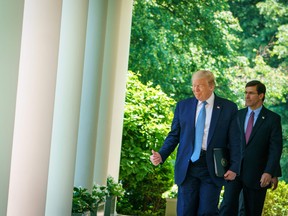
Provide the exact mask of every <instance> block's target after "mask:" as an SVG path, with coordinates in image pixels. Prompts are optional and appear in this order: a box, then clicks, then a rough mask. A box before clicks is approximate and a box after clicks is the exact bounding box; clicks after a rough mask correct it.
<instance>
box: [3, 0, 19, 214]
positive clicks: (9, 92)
mask: <svg viewBox="0 0 288 216" xmlns="http://www.w3.org/2000/svg"><path fill="white" fill-rule="evenodd" d="M23 9H24V0H19V1H0V31H1V33H0V50H1V51H0V101H1V106H0V143H1V144H0V160H1V162H0V173H1V174H0V175H1V177H0V215H6V211H7V199H8V187H9V176H10V164H11V163H10V162H11V153H12V141H13V129H14V115H15V106H16V91H17V80H18V69H19V58H20V44H21V31H22V21H23Z"/></svg>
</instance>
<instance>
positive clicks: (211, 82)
mask: <svg viewBox="0 0 288 216" xmlns="http://www.w3.org/2000/svg"><path fill="white" fill-rule="evenodd" d="M202 78H205V79H207V81H208V83H209V85H212V86H215V85H216V81H215V77H214V74H213V73H212V72H211V71H209V70H199V71H197V72H195V73H193V74H192V79H191V82H192V84H193V80H194V79H202Z"/></svg>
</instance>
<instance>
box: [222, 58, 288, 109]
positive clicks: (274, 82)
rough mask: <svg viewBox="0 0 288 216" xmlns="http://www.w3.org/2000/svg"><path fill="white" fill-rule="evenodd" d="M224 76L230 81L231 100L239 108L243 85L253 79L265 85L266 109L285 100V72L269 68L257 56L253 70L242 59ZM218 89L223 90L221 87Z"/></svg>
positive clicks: (286, 78) (286, 79)
mask: <svg viewBox="0 0 288 216" xmlns="http://www.w3.org/2000/svg"><path fill="white" fill-rule="evenodd" d="M225 76H226V77H227V79H229V80H230V89H231V91H232V93H233V95H234V96H233V100H234V101H235V102H236V103H237V104H238V105H239V106H240V107H244V105H245V104H244V102H245V101H244V99H245V98H244V91H245V84H246V83H247V82H248V81H251V80H253V79H258V80H260V81H261V82H263V83H264V84H265V85H266V88H267V91H266V96H265V101H264V104H265V105H267V106H268V107H269V106H275V105H279V104H282V103H285V102H286V100H287V98H286V97H287V95H288V89H287V87H286V86H287V83H288V77H287V75H286V72H285V71H284V70H282V68H272V67H270V66H269V65H267V64H266V63H265V62H264V61H263V58H262V57H261V56H257V58H256V59H255V66H254V67H253V68H251V67H249V66H248V65H247V61H245V60H244V58H242V63H239V65H238V66H235V67H231V68H229V69H227V71H226V73H225ZM219 88H224V89H225V87H221V86H219ZM224 89H223V90H224Z"/></svg>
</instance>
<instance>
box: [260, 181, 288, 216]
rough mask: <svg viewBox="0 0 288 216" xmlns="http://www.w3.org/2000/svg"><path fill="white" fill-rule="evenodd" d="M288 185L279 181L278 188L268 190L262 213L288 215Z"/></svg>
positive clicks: (277, 215) (279, 215)
mask: <svg viewBox="0 0 288 216" xmlns="http://www.w3.org/2000/svg"><path fill="white" fill-rule="evenodd" d="M287 206H288V185H287V184H286V183H285V182H284V181H279V184H278V188H277V189H276V190H274V191H272V190H270V189H269V190H268V191H267V194H266V199H265V204H264V208H263V212H262V215H269V216H286V215H288V207H287Z"/></svg>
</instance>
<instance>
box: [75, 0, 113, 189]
mask: <svg viewBox="0 0 288 216" xmlns="http://www.w3.org/2000/svg"><path fill="white" fill-rule="evenodd" d="M107 3H108V2H107V1H106V0H101V1H100V0H90V1H89V11H88V23H87V37H86V50H85V64H84V72H83V73H84V74H83V86H82V97H81V112H80V125H79V135H78V146H77V158H76V170H75V182H74V184H75V185H76V186H83V187H86V188H89V189H91V187H92V185H93V169H94V159H95V143H96V126H97V120H98V112H99V100H100V99H99V95H100V86H101V74H102V67H103V55H104V54H103V53H104V41H105V29H106V17H107Z"/></svg>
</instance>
